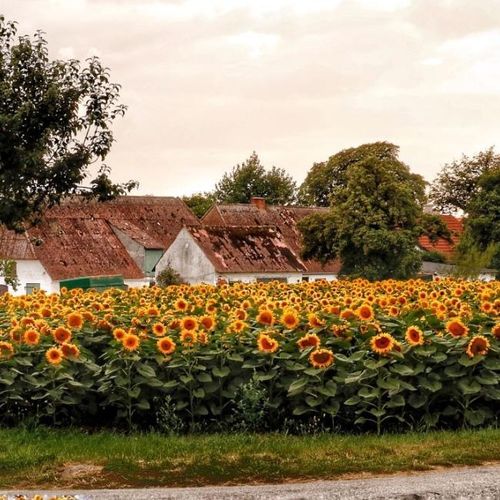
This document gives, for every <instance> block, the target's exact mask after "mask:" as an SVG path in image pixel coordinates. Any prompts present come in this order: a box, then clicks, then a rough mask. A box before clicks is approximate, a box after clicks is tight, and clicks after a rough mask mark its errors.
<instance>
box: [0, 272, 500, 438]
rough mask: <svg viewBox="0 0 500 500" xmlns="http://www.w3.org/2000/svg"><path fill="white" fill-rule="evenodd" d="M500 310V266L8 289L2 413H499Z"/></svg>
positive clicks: (143, 419)
mask: <svg viewBox="0 0 500 500" xmlns="http://www.w3.org/2000/svg"><path fill="white" fill-rule="evenodd" d="M499 319H500V284H499V282H498V281H496V282H490V283H484V282H474V281H460V280H452V279H443V280H436V281H432V282H424V281H420V280H409V281H394V280H388V281H382V282H374V283H371V282H368V281H363V280H355V281H347V280H346V281H343V280H342V281H335V282H324V281H316V282H312V283H301V284H296V285H288V284H283V283H277V282H274V283H266V284H264V283H256V284H243V283H236V284H233V285H223V286H220V287H213V286H209V285H199V286H187V285H181V286H171V287H167V288H158V287H151V288H142V289H130V290H128V291H122V290H108V291H105V292H103V293H97V292H95V291H87V292H83V291H82V290H72V291H71V292H68V291H64V290H62V291H61V294H47V293H44V292H37V293H35V294H33V295H29V296H22V297H13V296H10V295H8V294H7V295H3V296H2V297H0V424H2V425H18V424H19V423H20V422H26V421H27V422H31V423H37V424H38V423H42V424H45V425H54V426H61V425H79V426H85V427H112V428H123V429H131V428H138V429H154V428H156V427H157V426H160V427H161V430H162V431H167V432H181V431H197V430H201V431H210V430H216V431H226V432H227V430H228V429H234V430H242V429H243V430H245V429H248V430H253V431H276V430H281V431H286V432H294V431H300V430H304V429H307V428H313V427H314V428H320V429H322V430H330V431H343V432H344V431H345V432H367V431H370V432H377V433H382V432H388V431H391V432H393V431H404V430H427V429H432V428H439V429H442V428H452V429H453V428H462V427H472V426H488V425H498V413H499V410H500V385H499V380H500V346H499V342H500V320H499ZM308 426H309V427H308Z"/></svg>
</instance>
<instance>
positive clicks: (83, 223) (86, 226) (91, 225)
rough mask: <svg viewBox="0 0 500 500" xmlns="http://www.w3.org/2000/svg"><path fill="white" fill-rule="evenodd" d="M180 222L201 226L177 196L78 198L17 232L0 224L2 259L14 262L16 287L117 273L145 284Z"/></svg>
mask: <svg viewBox="0 0 500 500" xmlns="http://www.w3.org/2000/svg"><path fill="white" fill-rule="evenodd" d="M183 224H191V225H196V224H199V221H198V219H197V218H196V216H195V215H194V214H193V213H192V212H191V211H190V210H189V208H188V207H187V206H186V205H185V204H184V202H183V201H182V200H180V199H179V198H171V197H153V196H126V197H121V198H118V199H116V200H113V201H110V202H106V203H96V202H85V201H83V200H81V199H78V198H76V199H75V198H73V199H71V200H68V201H66V202H65V203H63V204H62V205H61V206H56V207H53V208H51V209H50V210H48V211H47V212H46V213H45V214H44V217H43V219H42V221H41V223H40V224H38V225H37V226H35V227H33V228H30V229H28V230H27V231H26V233H25V234H21V235H18V234H16V233H14V232H12V231H8V230H7V229H5V228H0V258H4V259H11V260H14V261H15V263H16V272H17V277H18V280H19V281H20V287H19V288H18V290H17V291H14V290H12V289H10V290H9V291H11V292H12V293H17V294H22V293H30V292H31V291H32V290H33V289H36V288H41V289H44V290H46V291H48V292H57V291H59V282H60V281H61V280H64V279H69V278H77V277H81V276H106V275H121V276H123V278H124V281H125V284H127V285H128V286H130V287H137V286H144V285H148V284H149V282H150V281H151V279H152V278H153V276H154V274H155V267H156V264H157V263H158V261H159V259H160V257H161V256H162V255H163V253H164V252H165V250H166V249H167V248H168V247H169V246H170V244H171V243H172V242H173V241H174V239H175V237H176V236H177V234H178V232H179V231H180V229H181V228H182V226H183Z"/></svg>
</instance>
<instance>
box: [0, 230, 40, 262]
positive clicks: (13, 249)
mask: <svg viewBox="0 0 500 500" xmlns="http://www.w3.org/2000/svg"><path fill="white" fill-rule="evenodd" d="M0 259H12V260H36V255H35V252H34V250H33V245H32V243H31V241H30V239H29V237H28V235H27V234H26V233H23V234H19V233H16V232H15V231H10V230H9V229H7V228H5V227H3V226H0Z"/></svg>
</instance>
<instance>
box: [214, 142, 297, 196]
mask: <svg viewBox="0 0 500 500" xmlns="http://www.w3.org/2000/svg"><path fill="white" fill-rule="evenodd" d="M296 188H297V187H296V184H295V181H294V180H293V179H292V177H291V176H290V175H288V174H287V173H286V171H285V170H284V169H282V168H278V167H272V168H271V169H269V170H266V169H265V168H264V166H263V165H262V164H261V162H260V159H259V157H258V156H257V153H256V152H255V151H254V152H253V153H252V154H251V155H250V157H249V158H248V159H247V160H245V161H244V162H243V163H242V164H240V165H236V166H235V167H234V168H233V169H232V170H231V172H228V173H226V174H224V176H223V177H222V179H221V180H220V181H219V182H218V183H217V184H216V186H215V191H214V195H215V198H216V200H217V201H218V202H219V203H249V201H250V199H251V198H252V196H259V197H262V198H265V199H266V201H267V202H268V203H270V204H271V205H290V204H292V203H293V202H294V201H295V196H296Z"/></svg>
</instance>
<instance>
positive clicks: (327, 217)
mask: <svg viewBox="0 0 500 500" xmlns="http://www.w3.org/2000/svg"><path fill="white" fill-rule="evenodd" d="M383 144H385V143H383ZM369 146H371V145H364V146H360V148H357V149H359V150H360V151H359V154H358V155H356V153H355V151H356V150H350V153H349V158H351V160H352V161H350V163H348V164H346V169H345V171H343V173H342V176H343V177H342V178H343V180H342V182H341V183H339V184H337V185H335V186H334V188H333V190H332V192H331V194H330V203H331V208H330V211H329V212H328V213H326V214H315V215H313V216H311V217H308V218H305V219H304V220H302V221H301V222H300V224H299V227H300V229H301V231H302V234H303V240H304V241H303V255H304V257H306V258H316V259H319V260H323V261H326V260H331V259H334V258H339V259H340V260H341V262H342V269H341V273H342V274H346V275H350V276H354V277H364V278H368V279H372V280H374V279H385V278H407V277H409V276H412V275H415V274H416V273H417V272H418V270H419V269H420V266H421V254H420V252H419V251H418V250H417V240H418V236H419V235H420V234H421V232H422V221H423V211H422V207H423V204H424V201H425V181H424V180H423V179H422V177H421V176H419V175H415V174H412V173H411V172H410V170H409V168H408V167H407V166H406V165H405V164H404V163H403V162H401V161H400V160H399V159H397V156H394V154H396V153H394V154H393V155H391V156H390V157H388V158H386V159H380V158H378V157H377V156H376V155H373V156H364V153H365V152H366V151H367V150H369V148H368V147H369ZM386 146H387V147H388V146H389V145H386ZM394 148H395V151H396V152H397V147H396V146H394ZM358 157H359V158H362V159H360V160H359V161H356V160H355V159H356V158H358Z"/></svg>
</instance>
